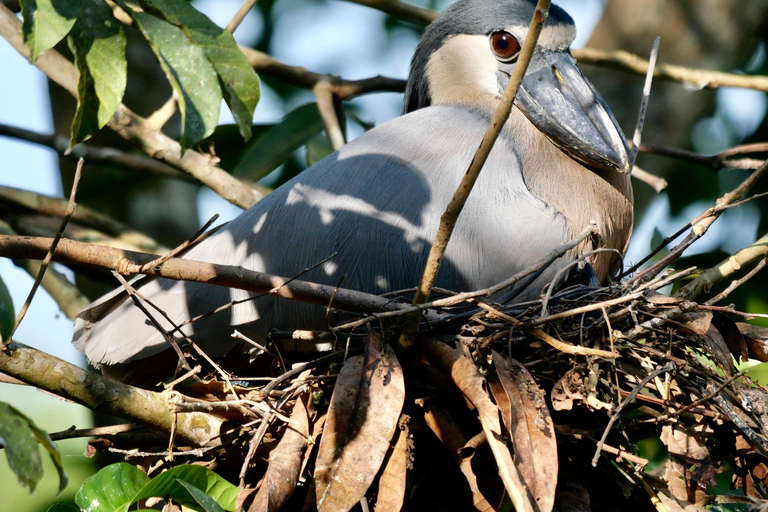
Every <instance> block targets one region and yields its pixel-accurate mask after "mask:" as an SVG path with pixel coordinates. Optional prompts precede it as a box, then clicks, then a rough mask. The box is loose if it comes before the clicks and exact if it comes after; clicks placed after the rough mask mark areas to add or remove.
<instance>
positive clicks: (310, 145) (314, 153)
mask: <svg viewBox="0 0 768 512" xmlns="http://www.w3.org/2000/svg"><path fill="white" fill-rule="evenodd" d="M331 153H333V146H331V142H330V141H329V140H328V136H327V135H326V134H325V133H323V132H318V133H316V134H314V135H313V136H312V137H310V139H309V140H308V141H307V167H312V166H313V165H315V164H316V163H317V162H319V161H320V160H322V159H323V158H325V157H327V156H328V155H330V154H331Z"/></svg>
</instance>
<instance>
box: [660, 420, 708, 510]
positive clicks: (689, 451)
mask: <svg viewBox="0 0 768 512" xmlns="http://www.w3.org/2000/svg"><path fill="white" fill-rule="evenodd" d="M661 442H663V443H664V444H665V445H666V446H667V450H668V451H669V456H668V458H667V466H666V471H665V473H664V479H665V480H666V482H667V485H668V486H669V490H670V492H672V494H673V495H674V496H675V498H677V499H678V500H680V501H682V502H687V503H691V504H694V505H697V506H700V505H706V504H707V503H708V502H709V501H710V500H711V499H712V497H711V496H709V495H707V493H706V490H707V487H708V486H712V485H716V484H717V480H716V478H715V474H716V471H717V468H715V466H714V464H713V463H712V458H711V457H710V456H709V451H707V448H706V446H704V445H703V444H702V443H701V442H699V440H698V439H696V438H695V437H693V436H691V435H690V434H688V433H687V432H685V431H684V430H682V429H680V428H679V427H677V426H673V425H666V426H664V427H663V428H662V429H661Z"/></svg>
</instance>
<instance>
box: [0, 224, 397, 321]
mask: <svg viewBox="0 0 768 512" xmlns="http://www.w3.org/2000/svg"><path fill="white" fill-rule="evenodd" d="M50 244H51V239H49V238H36V237H23V236H6V235H0V256H2V257H6V258H11V259H43V258H44V257H45V254H46V252H47V251H48V248H49V247H50ZM156 258H157V256H156V255H154V254H144V253H140V252H132V251H123V250H120V249H114V248H111V247H103V246H99V245H90V244H84V243H80V242H74V241H72V240H61V242H59V245H58V247H57V248H56V252H55V253H54V254H53V261H58V262H60V263H66V264H81V265H90V266H93V267H97V268H103V269H107V270H115V271H117V272H119V273H121V274H134V273H138V272H139V270H140V269H141V266H142V265H144V264H146V263H149V262H151V261H154V260H155V259H156ZM144 273H145V274H146V275H151V276H157V277H164V278H166V279H173V280H177V281H178V280H183V281H195V282H198V283H206V284H212V285H218V286H226V287H229V288H236V289H240V290H247V291H251V292H256V293H269V294H270V295H274V296H276V297H281V298H283V299H291V300H297V301H301V302H308V303H311V304H318V305H321V306H328V305H332V306H333V307H334V308H337V309H341V310H344V311H352V312H361V313H372V312H376V311H393V310H396V309H400V308H405V307H407V306H406V305H405V304H397V303H394V302H392V301H391V300H390V299H387V298H384V297H379V296H377V295H371V294H368V293H363V292H357V291H354V290H347V289H344V288H336V287H333V286H327V285H321V284H315V283H310V282H307V281H300V280H298V279H294V280H291V281H290V282H288V281H289V279H287V278H284V277H279V276H273V275H270V274H264V273H261V272H254V271H252V270H247V269H244V268H243V267H239V266H229V265H216V264H213V263H205V262H201V261H193V260H186V259H181V258H171V259H169V260H168V261H166V262H164V263H163V264H162V265H160V266H157V267H153V268H148V269H146V272H144Z"/></svg>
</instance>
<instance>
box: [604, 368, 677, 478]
mask: <svg viewBox="0 0 768 512" xmlns="http://www.w3.org/2000/svg"><path fill="white" fill-rule="evenodd" d="M676 369H677V365H675V364H674V363H670V364H668V365H666V366H662V367H661V368H657V369H655V370H654V371H652V372H651V373H649V374H648V375H646V376H645V377H644V378H643V380H641V381H640V383H639V384H638V385H637V386H635V387H634V389H633V390H632V392H631V393H630V394H629V395H627V398H625V399H624V401H623V402H621V404H619V406H618V407H616V410H614V411H613V414H612V415H611V419H610V420H608V424H607V425H606V426H605V430H604V431H603V436H602V437H601V438H600V441H598V443H597V450H595V455H594V457H592V467H596V466H597V460H598V459H599V458H600V452H601V451H602V449H603V445H604V444H605V439H606V438H607V437H608V432H610V431H611V427H613V424H614V423H616V420H617V419H619V413H621V411H622V410H623V409H624V408H625V407H626V406H627V405H629V404H630V403H632V401H633V400H634V399H635V396H637V394H638V393H639V392H640V390H641V389H643V388H644V387H645V385H646V384H648V383H649V382H651V381H652V380H653V379H654V378H655V377H657V376H659V375H661V374H662V373H666V372H671V371H673V370H676Z"/></svg>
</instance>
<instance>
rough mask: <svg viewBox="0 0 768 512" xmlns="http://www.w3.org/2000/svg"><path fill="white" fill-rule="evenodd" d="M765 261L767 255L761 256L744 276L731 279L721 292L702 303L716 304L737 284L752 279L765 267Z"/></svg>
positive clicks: (737, 285)
mask: <svg viewBox="0 0 768 512" xmlns="http://www.w3.org/2000/svg"><path fill="white" fill-rule="evenodd" d="M766 263H768V256H767V257H765V258H763V259H762V260H760V262H758V264H757V265H755V266H754V267H753V268H752V270H750V271H749V272H747V274H746V275H745V276H744V277H742V278H740V279H734V280H733V281H731V284H729V285H728V287H727V288H726V289H725V290H723V291H722V292H720V293H718V294H717V295H715V296H714V297H712V298H711V299H709V300H708V301H706V302H705V303H704V304H705V305H707V306H711V305H713V304H716V303H718V302H720V301H721V300H723V299H724V298H726V297H728V296H729V295H730V294H731V292H733V290H735V289H736V288H738V287H739V286H741V285H743V284H744V283H746V282H747V281H749V280H750V279H752V278H753V277H754V276H755V274H757V273H758V272H760V271H761V270H762V269H763V268H765V265H766ZM723 277H726V276H723Z"/></svg>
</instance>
